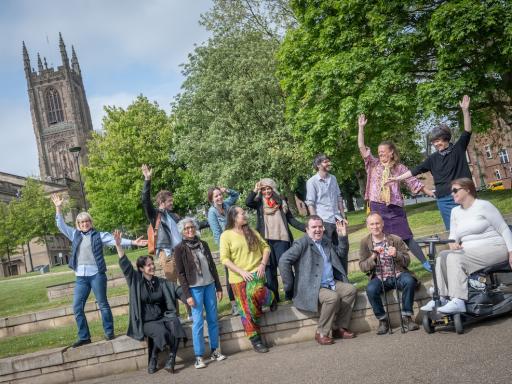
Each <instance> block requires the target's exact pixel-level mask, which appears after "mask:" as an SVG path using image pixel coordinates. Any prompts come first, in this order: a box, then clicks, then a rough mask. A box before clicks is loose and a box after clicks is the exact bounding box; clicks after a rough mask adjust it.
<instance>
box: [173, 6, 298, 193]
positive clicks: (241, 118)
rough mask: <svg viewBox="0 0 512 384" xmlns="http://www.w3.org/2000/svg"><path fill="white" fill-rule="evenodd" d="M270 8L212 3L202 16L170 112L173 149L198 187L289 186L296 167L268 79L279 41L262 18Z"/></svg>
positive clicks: (278, 96) (280, 104) (293, 141)
mask: <svg viewBox="0 0 512 384" xmlns="http://www.w3.org/2000/svg"><path fill="white" fill-rule="evenodd" d="M280 3H284V2H276V3H275V4H277V5H279V4H280ZM272 6H273V4H272V2H269V1H215V3H214V7H213V9H212V11H211V12H210V13H208V14H206V15H204V17H203V21H202V22H203V25H205V26H206V27H207V28H208V29H210V30H211V31H212V32H213V37H212V38H210V39H209V40H208V42H207V43H206V44H204V45H203V46H200V47H198V48H196V50H195V51H194V53H193V54H192V55H190V57H189V61H188V63H187V64H186V65H185V66H184V75H185V76H186V80H185V82H184V84H183V86H182V89H183V92H182V93H181V94H180V95H179V96H178V97H177V99H176V102H175V103H174V109H173V111H174V114H175V118H176V121H177V136H178V137H177V143H178V145H177V147H176V150H177V154H178V157H179V158H180V159H181V160H182V161H183V162H185V163H186V164H187V166H188V167H189V170H190V171H191V172H192V174H194V175H195V176H196V177H197V179H198V180H199V186H200V188H201V190H202V191H205V190H206V189H207V188H208V187H209V186H212V185H225V186H229V187H231V188H236V189H238V190H240V191H244V190H248V189H252V188H253V187H254V184H255V182H256V181H257V180H258V179H259V178H261V177H273V178H275V179H276V181H277V182H278V183H279V184H280V186H281V188H282V190H283V191H290V190H291V187H292V185H293V183H294V179H295V178H296V177H297V174H298V173H299V172H300V171H301V170H304V162H305V160H304V157H303V156H301V154H300V151H299V145H298V139H297V138H294V137H293V136H292V135H291V133H290V128H289V126H288V125H287V124H286V122H285V119H284V95H283V93H282V91H281V89H280V86H279V82H278V80H277V78H276V77H275V70H276V60H275V54H276V52H277V50H278V49H279V46H280V38H279V34H278V33H277V30H274V29H272V28H274V27H275V25H272V23H271V21H272V20H271V19H269V17H270V16H269V15H270V14H271V12H274V11H275V8H272ZM273 10H274V11H273ZM269 12H270V13H269Z"/></svg>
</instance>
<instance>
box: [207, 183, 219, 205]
mask: <svg viewBox="0 0 512 384" xmlns="http://www.w3.org/2000/svg"><path fill="white" fill-rule="evenodd" d="M217 189H218V190H219V191H220V187H217V186H214V187H210V188H208V201H209V202H210V204H213V192H215V191H216V190H217Z"/></svg>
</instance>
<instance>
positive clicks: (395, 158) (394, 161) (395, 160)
mask: <svg viewBox="0 0 512 384" xmlns="http://www.w3.org/2000/svg"><path fill="white" fill-rule="evenodd" d="M381 145H385V146H387V147H388V149H389V150H390V151H393V155H392V156H391V162H390V163H391V164H390V165H391V167H394V166H395V165H397V164H399V163H400V154H399V153H398V148H397V147H396V145H395V143H393V142H392V141H390V140H384V141H381V142H380V144H379V147H380V146H381Z"/></svg>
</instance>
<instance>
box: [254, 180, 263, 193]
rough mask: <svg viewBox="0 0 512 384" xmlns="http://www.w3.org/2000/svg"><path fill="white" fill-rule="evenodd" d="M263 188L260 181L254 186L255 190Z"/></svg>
mask: <svg viewBox="0 0 512 384" xmlns="http://www.w3.org/2000/svg"><path fill="white" fill-rule="evenodd" d="M260 188H261V185H260V182H259V181H258V182H257V183H256V185H255V186H254V192H259V191H260Z"/></svg>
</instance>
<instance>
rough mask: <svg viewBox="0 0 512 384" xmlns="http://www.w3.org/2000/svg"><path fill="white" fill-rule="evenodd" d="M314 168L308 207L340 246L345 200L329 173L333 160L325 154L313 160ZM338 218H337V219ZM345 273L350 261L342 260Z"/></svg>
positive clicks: (326, 234)
mask: <svg viewBox="0 0 512 384" xmlns="http://www.w3.org/2000/svg"><path fill="white" fill-rule="evenodd" d="M313 167H314V168H315V170H316V171H317V173H316V174H315V175H313V176H312V177H311V178H310V179H309V180H308V181H307V183H306V205H307V206H308V208H309V214H310V215H318V216H320V217H321V218H322V220H323V222H324V228H325V236H326V237H327V238H328V239H329V240H331V241H332V243H333V244H334V245H338V235H337V233H336V220H340V219H341V220H344V221H345V223H347V221H346V219H345V217H344V211H345V209H344V207H343V198H342V196H341V191H340V187H339V185H338V181H337V180H336V177H335V176H334V175H331V174H330V173H329V172H330V171H331V168H332V163H331V159H329V157H327V156H326V155H324V154H323V153H321V154H319V155H317V156H316V157H315V159H314V160H313ZM336 216H337V218H336ZM342 264H343V267H344V268H345V271H346V270H347V267H348V260H346V259H344V260H342Z"/></svg>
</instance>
